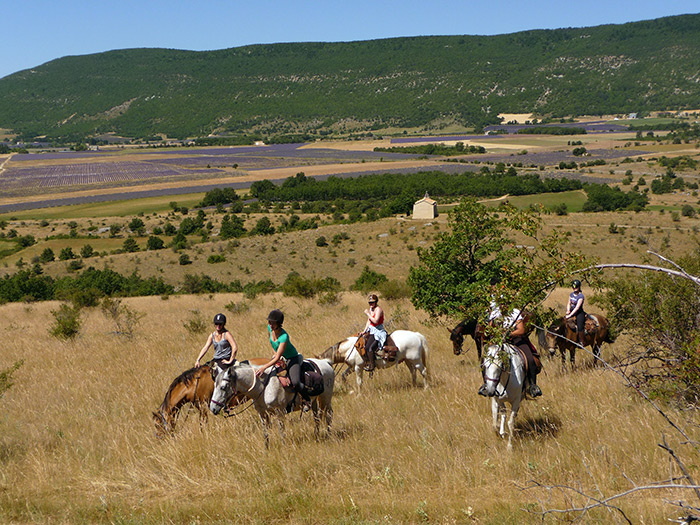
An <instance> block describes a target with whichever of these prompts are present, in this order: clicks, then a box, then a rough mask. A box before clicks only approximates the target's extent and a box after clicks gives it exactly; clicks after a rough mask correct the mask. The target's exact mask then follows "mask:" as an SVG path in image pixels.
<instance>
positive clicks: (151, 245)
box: [146, 235, 165, 250]
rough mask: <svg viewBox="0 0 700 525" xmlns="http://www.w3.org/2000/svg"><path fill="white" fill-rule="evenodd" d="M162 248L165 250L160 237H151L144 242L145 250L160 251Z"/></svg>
mask: <svg viewBox="0 0 700 525" xmlns="http://www.w3.org/2000/svg"><path fill="white" fill-rule="evenodd" d="M163 248H165V242H164V241H163V239H161V238H160V237H157V236H155V235H151V236H150V237H149V238H148V241H146V249H147V250H162V249H163Z"/></svg>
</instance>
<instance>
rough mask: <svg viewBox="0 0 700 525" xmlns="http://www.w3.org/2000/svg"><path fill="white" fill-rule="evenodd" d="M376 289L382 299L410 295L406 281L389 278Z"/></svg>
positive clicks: (400, 297)
mask: <svg viewBox="0 0 700 525" xmlns="http://www.w3.org/2000/svg"><path fill="white" fill-rule="evenodd" d="M377 290H378V291H379V293H380V295H381V296H382V298H384V299H389V300H391V299H405V298H407V297H411V287H410V286H408V284H407V283H406V281H397V280H394V279H391V280H388V281H385V282H383V283H381V284H379V286H377Z"/></svg>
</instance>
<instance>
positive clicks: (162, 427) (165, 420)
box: [153, 409, 175, 438]
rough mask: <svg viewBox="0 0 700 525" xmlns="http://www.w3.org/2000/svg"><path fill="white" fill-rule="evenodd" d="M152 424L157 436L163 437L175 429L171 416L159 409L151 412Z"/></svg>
mask: <svg viewBox="0 0 700 525" xmlns="http://www.w3.org/2000/svg"><path fill="white" fill-rule="evenodd" d="M153 424H154V425H155V427H156V437H157V438H163V437H165V436H166V435H171V434H172V433H173V432H174V431H175V428H174V425H173V421H172V417H171V416H170V415H169V414H166V413H165V412H164V411H163V410H160V409H159V410H158V411H156V412H153Z"/></svg>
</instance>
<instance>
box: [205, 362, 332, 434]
mask: <svg viewBox="0 0 700 525" xmlns="http://www.w3.org/2000/svg"><path fill="white" fill-rule="evenodd" d="M311 362H313V363H315V365H316V366H317V367H318V370H319V371H320V374H321V379H322V383H323V386H322V391H321V392H319V393H317V394H315V395H314V394H313V393H312V394H310V397H311V400H312V403H311V408H312V409H313V413H314V422H315V424H316V427H315V436H316V438H317V439H318V437H319V436H320V430H319V427H320V424H321V418H322V417H323V418H324V419H325V421H326V427H327V430H328V432H329V433H330V428H331V421H332V419H333V408H332V407H331V399H332V398H333V385H334V383H335V372H334V371H333V367H331V365H329V364H328V363H327V362H326V361H324V360H322V359H305V360H304V364H303V365H302V370H305V369H306V368H307V366H310V367H312V368H313V366H314V365H313V364H312V363H311ZM262 364H264V363H262ZM258 368H259V366H258V365H251V364H250V363H248V362H245V361H244V362H241V363H236V364H234V365H233V366H231V367H229V368H227V369H226V370H224V371H223V372H222V373H220V374H219V375H218V376H216V380H215V384H214V393H213V395H212V398H211V401H210V403H209V409H210V410H211V411H212V412H213V413H214V414H218V413H219V411H220V410H221V409H222V408H223V407H224V406H226V405H227V404H228V403H229V401H230V400H231V399H232V398H233V397H234V396H235V395H243V396H245V397H247V398H248V399H252V400H253V406H254V407H255V409H256V410H257V412H258V415H259V416H260V421H262V425H263V434H264V436H265V447H267V446H268V445H269V432H268V428H269V426H270V419H271V417H272V416H273V415H276V416H278V417H279V422H280V431H281V432H282V437H283V439H284V419H283V417H284V415H285V414H286V413H287V407H288V406H289V404H290V403H291V402H292V400H293V399H294V397H295V393H294V391H292V390H291V389H290V388H285V387H283V386H282V384H281V383H280V379H279V377H277V375H275V374H271V375H267V376H265V377H263V378H262V379H257V378H256V376H255V371H256V370H257V369H258ZM300 409H301V403H300V402H299V400H297V402H296V404H295V406H294V410H300Z"/></svg>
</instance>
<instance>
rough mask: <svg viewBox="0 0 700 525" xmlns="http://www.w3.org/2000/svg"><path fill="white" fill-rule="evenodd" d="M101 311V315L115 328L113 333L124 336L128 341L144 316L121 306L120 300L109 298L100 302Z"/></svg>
mask: <svg viewBox="0 0 700 525" xmlns="http://www.w3.org/2000/svg"><path fill="white" fill-rule="evenodd" d="M101 309H102V314H103V315H104V316H105V317H106V318H107V319H110V320H111V321H112V322H113V323H114V326H115V328H116V330H115V332H114V333H115V334H117V335H121V336H125V337H127V338H128V339H131V338H133V336H134V330H135V329H136V327H137V326H138V324H139V323H140V322H141V319H142V318H143V317H144V316H145V315H146V314H144V313H140V312H137V311H135V310H132V309H131V308H129V306H128V305H126V304H122V302H121V299H111V298H109V297H105V298H104V299H103V300H102V305H101Z"/></svg>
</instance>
